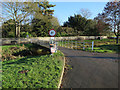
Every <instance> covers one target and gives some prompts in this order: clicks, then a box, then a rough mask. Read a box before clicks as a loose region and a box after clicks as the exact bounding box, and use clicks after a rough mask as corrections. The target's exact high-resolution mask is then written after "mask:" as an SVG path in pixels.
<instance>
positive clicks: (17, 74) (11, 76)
mask: <svg viewBox="0 0 120 90" xmlns="http://www.w3.org/2000/svg"><path fill="white" fill-rule="evenodd" d="M4 48H6V47H4ZM63 58H64V55H63V54H62V53H61V52H60V51H58V52H57V53H55V54H53V56H51V55H42V56H34V57H32V56H31V57H30V56H29V57H24V58H17V59H13V60H9V61H3V63H2V87H3V88H57V87H58V83H59V79H60V75H61V72H62V68H63Z"/></svg>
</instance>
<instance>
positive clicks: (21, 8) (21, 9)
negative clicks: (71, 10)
mask: <svg viewBox="0 0 120 90" xmlns="http://www.w3.org/2000/svg"><path fill="white" fill-rule="evenodd" d="M54 6H55V5H52V4H49V2H48V1H46V0H44V1H40V2H4V3H3V7H4V9H3V16H6V17H7V19H8V17H9V18H11V19H14V20H15V25H16V37H20V25H21V24H22V22H26V23H27V24H31V22H32V20H33V18H34V19H42V20H43V19H46V18H48V19H49V18H50V19H51V17H52V14H53V12H54V10H50V8H51V7H54ZM6 17H4V18H6ZM30 17H31V19H30ZM13 24H14V23H13Z"/></svg>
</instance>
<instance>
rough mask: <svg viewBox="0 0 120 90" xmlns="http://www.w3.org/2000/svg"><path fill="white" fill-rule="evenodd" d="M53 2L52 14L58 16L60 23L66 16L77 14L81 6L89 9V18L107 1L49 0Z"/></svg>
mask: <svg viewBox="0 0 120 90" xmlns="http://www.w3.org/2000/svg"><path fill="white" fill-rule="evenodd" d="M50 3H51V4H55V5H56V6H55V7H54V8H51V9H54V10H55V12H54V16H55V17H57V18H58V20H59V23H60V25H62V24H63V23H64V22H65V21H67V20H68V17H70V16H74V14H77V13H78V12H79V10H80V9H81V8H86V9H89V10H90V11H91V13H92V15H91V17H90V19H93V18H94V17H95V16H97V14H98V13H101V12H102V11H103V9H104V7H105V5H106V3H107V2H50Z"/></svg>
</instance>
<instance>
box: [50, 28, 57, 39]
mask: <svg viewBox="0 0 120 90" xmlns="http://www.w3.org/2000/svg"><path fill="white" fill-rule="evenodd" d="M49 35H50V36H51V37H54V36H55V35H56V31H55V30H54V29H51V30H49Z"/></svg>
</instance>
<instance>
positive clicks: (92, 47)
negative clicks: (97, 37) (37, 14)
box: [92, 41, 94, 51]
mask: <svg viewBox="0 0 120 90" xmlns="http://www.w3.org/2000/svg"><path fill="white" fill-rule="evenodd" d="M93 48H94V41H92V51H93Z"/></svg>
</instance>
